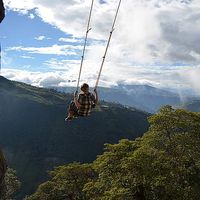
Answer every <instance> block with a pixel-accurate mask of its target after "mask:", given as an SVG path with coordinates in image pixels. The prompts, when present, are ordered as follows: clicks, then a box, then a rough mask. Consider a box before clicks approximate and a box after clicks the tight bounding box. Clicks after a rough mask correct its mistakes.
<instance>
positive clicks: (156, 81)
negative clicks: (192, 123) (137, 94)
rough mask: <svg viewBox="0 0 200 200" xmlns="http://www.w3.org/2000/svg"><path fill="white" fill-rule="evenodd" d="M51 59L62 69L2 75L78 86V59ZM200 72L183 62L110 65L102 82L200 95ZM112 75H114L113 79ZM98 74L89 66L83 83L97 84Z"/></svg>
mask: <svg viewBox="0 0 200 200" xmlns="http://www.w3.org/2000/svg"><path fill="white" fill-rule="evenodd" d="M51 63H52V65H55V66H53V67H55V68H56V66H57V67H58V69H59V65H60V66H62V65H64V67H63V69H61V71H59V70H56V71H54V70H53V71H51V72H41V71H38V72H30V71H27V70H23V71H22V70H14V69H3V70H2V75H3V76H5V77H7V78H9V79H11V80H17V81H22V82H26V83H29V84H32V85H35V86H39V87H48V86H62V87H63V86H76V83H77V82H76V80H77V78H78V68H75V67H73V65H76V66H79V64H80V63H78V62H77V61H71V63H68V64H67V62H66V61H65V60H63V61H62V62H60V63H59V62H58V61H57V60H51ZM87 64H88V63H87ZM90 66H91V65H90ZM53 67H52V68H53ZM75 69H76V70H75ZM130 72H131V73H130ZM199 73H200V67H198V68H197V69H196V68H195V67H189V66H186V67H184V68H182V67H181V68H180V67H179V66H175V67H172V66H169V67H165V70H162V67H151V68H150V69H149V68H148V69H147V68H146V67H142V66H137V67H134V68H133V67H130V70H129V69H128V70H127V69H123V68H122V67H121V66H116V69H115V71H114V72H113V71H112V70H111V69H110V68H109V65H108V66H107V69H106V70H105V71H104V73H103V74H102V77H101V80H100V85H101V86H104V87H112V86H117V85H119V84H125V85H133V84H139V85H141V84H148V85H151V86H154V87H157V88H164V89H165V88H171V89H174V90H176V91H177V90H180V92H181V91H185V89H188V90H191V93H195V94H197V95H200V87H199V86H200V81H199V77H198V74H199ZM113 74H114V76H113ZM133 74H134V76H133ZM111 76H112V77H114V78H112V79H111V78H110V77H111ZM125 77H126V79H125ZM96 78H97V73H95V71H94V70H93V68H92V67H85V68H84V70H83V73H82V76H81V81H80V84H81V83H83V82H87V83H89V85H90V86H91V87H94V86H95V83H96Z"/></svg>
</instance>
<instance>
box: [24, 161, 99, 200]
mask: <svg viewBox="0 0 200 200" xmlns="http://www.w3.org/2000/svg"><path fill="white" fill-rule="evenodd" d="M49 174H50V176H51V180H50V181H47V182H45V183H43V184H41V185H40V186H39V187H38V189H37V191H36V192H35V193H34V194H33V195H31V196H30V197H27V198H26V200H38V199H40V200H46V199H48V200H86V197H85V192H83V187H84V185H85V183H87V182H89V181H90V180H91V179H93V178H94V177H95V176H96V174H95V172H94V170H93V169H92V167H91V165H89V164H80V163H73V164H69V165H65V166H60V167H56V168H55V169H54V170H53V171H51V172H50V173H49Z"/></svg>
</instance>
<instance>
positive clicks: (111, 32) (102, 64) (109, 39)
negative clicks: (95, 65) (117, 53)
mask: <svg viewBox="0 0 200 200" xmlns="http://www.w3.org/2000/svg"><path fill="white" fill-rule="evenodd" d="M120 5H121V0H120V1H119V4H118V7H117V11H116V14H115V18H114V21H113V25H112V29H111V31H110V35H109V38H108V41H107V45H106V50H105V53H104V56H103V59H102V63H101V67H100V70H99V74H98V77H97V81H96V84H95V87H94V89H95V90H96V89H97V87H98V84H99V79H100V76H101V72H102V69H103V66H104V62H105V59H106V55H107V51H108V47H109V45H110V41H111V37H112V34H113V31H114V27H115V23H116V20H117V16H118V12H119V8H120Z"/></svg>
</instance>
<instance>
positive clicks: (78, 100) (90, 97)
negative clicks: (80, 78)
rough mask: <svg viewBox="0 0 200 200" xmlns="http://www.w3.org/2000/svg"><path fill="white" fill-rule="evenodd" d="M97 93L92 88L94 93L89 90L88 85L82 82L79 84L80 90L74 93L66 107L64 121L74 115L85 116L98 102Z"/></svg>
mask: <svg viewBox="0 0 200 200" xmlns="http://www.w3.org/2000/svg"><path fill="white" fill-rule="evenodd" d="M98 101H99V99H98V93H97V90H96V89H94V94H93V93H91V92H90V91H89V85H88V84H87V83H84V84H83V85H82V86H81V92H80V93H79V94H78V95H77V92H75V93H74V100H73V101H72V102H71V103H70V105H69V108H68V116H67V118H66V119H65V121H70V120H72V119H73V118H74V117H78V116H81V117H87V116H89V115H90V113H91V110H92V108H94V107H95V105H97V104H98Z"/></svg>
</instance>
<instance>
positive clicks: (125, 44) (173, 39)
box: [5, 0, 200, 92]
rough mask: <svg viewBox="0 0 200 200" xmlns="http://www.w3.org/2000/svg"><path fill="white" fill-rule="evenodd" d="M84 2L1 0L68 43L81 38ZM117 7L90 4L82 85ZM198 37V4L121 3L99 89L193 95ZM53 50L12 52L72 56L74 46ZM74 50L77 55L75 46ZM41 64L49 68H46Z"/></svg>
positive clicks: (181, 0)
mask: <svg viewBox="0 0 200 200" xmlns="http://www.w3.org/2000/svg"><path fill="white" fill-rule="evenodd" d="M90 3H91V1H89V0H68V1H66V0H57V1H49V0H5V5H6V7H7V8H8V9H10V10H13V11H17V12H19V13H21V14H24V15H27V16H30V14H31V13H32V14H34V16H35V15H37V16H39V17H40V18H41V20H42V21H43V22H45V23H48V24H50V25H52V26H54V27H57V28H58V29H59V30H61V31H63V32H64V33H66V34H70V35H72V39H64V38H61V39H60V41H62V42H72V43H73V42H77V41H78V40H80V41H81V40H82V39H83V37H84V34H85V27H86V23H87V17H88V11H89V8H90ZM117 4H118V1H117V0H107V1H104V3H102V1H95V4H94V10H93V14H92V21H91V27H92V30H91V32H90V33H89V38H90V39H94V40H91V42H90V45H89V47H88V48H87V54H86V61H85V63H86V64H85V65H86V66H87V69H85V71H84V72H85V73H86V75H83V78H88V79H86V80H89V81H90V80H92V81H93V82H94V81H95V79H94V78H95V77H96V73H97V72H98V67H99V66H100V63H101V59H102V56H103V52H104V49H105V42H102V41H105V40H106V39H107V38H108V36H109V31H110V28H111V25H112V20H113V17H114V15H115V10H116V8H117ZM199 33H200V1H199V0H139V1H133V0H124V1H122V5H121V8H120V12H119V16H118V19H117V23H116V29H115V31H114V34H113V38H112V41H111V46H110V49H109V52H108V56H107V59H106V63H105V68H104V70H103V76H102V81H101V84H105V83H104V82H106V83H107V82H109V83H110V85H112V84H117V83H118V82H120V81H124V82H127V83H134V82H137V83H140V82H141V83H143V82H144V83H152V84H154V85H163V86H164V85H168V86H169V87H176V86H177V84H178V85H183V86H185V87H191V88H196V89H195V91H197V92H199V91H200V87H199V85H200V81H198V78H196V77H195V74H196V73H198V72H199V66H198V63H199V62H200V46H199V43H200V37H199ZM73 38H74V39H73ZM98 41H99V42H98ZM72 46H73V45H72ZM53 47H54V50H53V51H51V48H46V49H45V48H40V49H39V48H37V49H36V48H34V47H32V48H30V47H18V49H17V47H16V49H15V50H22V51H28V52H30V53H38V52H40V53H48V52H49V53H51V52H56V54H58V55H67V54H76V51H73V48H75V47H72V48H71V49H70V50H69V46H58V45H54V46H53ZM76 48H77V47H76ZM78 48H79V50H81V47H78ZM79 53H80V52H79ZM59 62H61V63H62V61H60V60H58V61H56V60H54V68H56V66H55V64H56V63H58V68H59V66H60V65H59ZM64 63H65V65H66V66H67V63H66V62H64ZM46 64H49V66H50V65H51V64H52V63H51V64H50V63H46ZM139 66H140V67H139ZM152 66H154V68H153V67H152ZM160 66H161V67H160ZM169 66H173V67H171V68H170V67H169ZM50 67H52V66H50ZM77 68H78V64H74V65H73V67H69V68H68V69H70V70H71V71H70V70H68V75H69V76H73V74H75V71H78V69H77ZM158 68H159V69H158ZM177 68H178V69H177ZM116 74H117V75H116ZM185 74H187V75H185ZM116 77H117V78H116ZM166 77H167V78H166ZM74 78H75V77H73V79H74Z"/></svg>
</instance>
